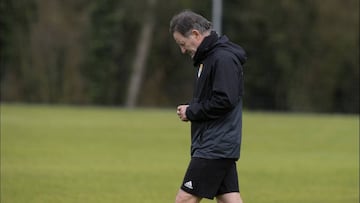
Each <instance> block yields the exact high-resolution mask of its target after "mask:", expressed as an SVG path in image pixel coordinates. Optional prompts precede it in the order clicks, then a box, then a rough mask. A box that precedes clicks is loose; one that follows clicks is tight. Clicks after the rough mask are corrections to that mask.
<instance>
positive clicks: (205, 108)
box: [186, 32, 247, 159]
mask: <svg viewBox="0 0 360 203" xmlns="http://www.w3.org/2000/svg"><path fill="white" fill-rule="evenodd" d="M246 59H247V57H246V53H245V51H244V50H243V49H242V48H241V47H240V46H238V45H236V44H234V43H232V42H230V41H229V39H228V38H227V37H226V36H222V37H218V35H217V34H216V33H215V32H211V34H210V35H209V36H208V37H206V38H205V39H204V40H203V42H202V43H201V44H200V46H199V47H198V49H197V51H196V53H195V56H194V58H193V60H194V66H195V67H198V68H199V72H198V74H197V75H196V79H195V85H194V86H195V87H194V95H193V99H192V100H191V102H190V103H189V107H188V108H187V111H186V116H187V118H188V119H189V120H190V121H191V156H192V157H200V158H207V159H219V158H233V159H239V157H240V145H241V128H242V95H243V91H244V90H243V66H242V65H243V64H244V63H245V62H246Z"/></svg>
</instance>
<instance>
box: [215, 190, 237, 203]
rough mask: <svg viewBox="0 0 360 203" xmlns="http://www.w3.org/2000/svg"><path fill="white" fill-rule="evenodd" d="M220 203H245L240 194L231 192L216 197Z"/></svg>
mask: <svg viewBox="0 0 360 203" xmlns="http://www.w3.org/2000/svg"><path fill="white" fill-rule="evenodd" d="M216 201H217V202H218V203H243V201H242V199H241V197H240V193H238V192H231V193H226V194H223V195H219V196H217V197H216Z"/></svg>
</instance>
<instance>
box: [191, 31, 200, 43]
mask: <svg viewBox="0 0 360 203" xmlns="http://www.w3.org/2000/svg"><path fill="white" fill-rule="evenodd" d="M191 34H192V35H193V36H194V38H195V39H197V40H199V39H200V38H201V36H202V35H201V33H200V32H199V30H195V29H193V30H191Z"/></svg>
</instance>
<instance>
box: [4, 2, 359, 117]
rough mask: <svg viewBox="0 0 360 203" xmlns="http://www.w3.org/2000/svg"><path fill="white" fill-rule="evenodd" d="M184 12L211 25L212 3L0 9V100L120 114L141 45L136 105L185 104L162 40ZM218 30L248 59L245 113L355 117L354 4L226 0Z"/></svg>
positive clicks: (186, 71) (187, 78) (182, 79)
mask: <svg viewBox="0 0 360 203" xmlns="http://www.w3.org/2000/svg"><path fill="white" fill-rule="evenodd" d="M151 5H152V6H153V7H151ZM185 8H190V9H192V10H194V11H196V12H200V13H202V14H203V15H204V16H206V17H207V18H208V19H211V0H207V1H191V0H182V1H180V0H178V1H165V0H147V1H134V0H122V1H117V0H102V1H90V0H78V1H72V0H52V1H48V0H37V1H35V0H17V1H13V0H0V51H1V52H0V54H1V55H0V56H1V61H0V65H1V78H0V79H1V81H0V82H1V101H2V102H30V103H53V104H57V103H61V104H94V105H117V106H124V105H125V104H126V101H127V99H128V98H127V97H129V94H128V92H127V91H128V89H129V83H130V81H131V79H130V78H131V76H132V75H133V69H134V66H136V65H134V64H136V63H134V62H136V60H138V59H139V57H140V56H139V53H141V52H139V51H138V50H139V47H140V48H141V46H145V45H146V43H147V45H148V48H146V46H145V48H146V50H147V52H142V53H145V54H146V56H142V57H143V58H145V59H146V61H145V65H144V66H143V68H144V72H143V73H142V74H143V75H142V77H141V78H142V80H141V83H139V85H140V86H139V93H138V95H137V99H136V102H137V105H138V106H157V107H161V106H167V107H169V106H174V105H176V104H178V103H182V102H186V101H187V100H188V99H189V98H190V97H191V94H192V92H191V89H192V85H193V82H192V80H193V74H194V71H195V69H194V68H192V63H191V60H190V59H189V58H188V57H187V56H183V55H181V53H180V50H179V48H178V47H177V46H176V44H175V43H174V41H173V39H172V37H171V36H170V35H169V32H168V25H169V20H170V18H171V17H172V15H174V14H175V13H177V12H179V11H181V10H182V9H185ZM149 13H152V14H151V16H152V17H151V18H154V20H153V24H152V26H153V28H152V29H150V30H149V32H151V33H149V35H148V36H151V38H150V39H143V40H145V43H143V44H142V41H141V39H142V37H141V33H142V31H143V30H144V26H146V24H147V23H146V22H147V21H146V20H147V19H148V18H149V17H148V16H149ZM149 22H150V21H149ZM222 22H223V26H222V27H223V30H222V33H223V34H226V35H227V36H229V38H231V39H232V40H233V41H235V42H236V43H238V44H240V45H241V46H243V47H244V48H245V49H246V50H247V52H248V54H249V61H248V63H247V64H246V66H245V99H244V101H245V104H244V105H245V108H247V109H257V110H282V111H310V112H343V113H358V112H359V1H358V0H325V1H320V0H279V1H271V2H270V1H266V0H258V1H239V0H224V1H223V21H222ZM148 26H149V24H148ZM146 40H148V41H147V42H146ZM139 42H140V43H139ZM130 89H131V88H130Z"/></svg>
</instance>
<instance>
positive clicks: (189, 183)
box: [184, 181, 194, 189]
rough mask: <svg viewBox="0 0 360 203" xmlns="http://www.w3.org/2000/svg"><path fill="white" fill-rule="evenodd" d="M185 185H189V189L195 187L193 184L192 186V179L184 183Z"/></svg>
mask: <svg viewBox="0 0 360 203" xmlns="http://www.w3.org/2000/svg"><path fill="white" fill-rule="evenodd" d="M184 186H185V187H187V188H189V189H194V188H193V186H192V182H191V181H189V182H186V183H184Z"/></svg>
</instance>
